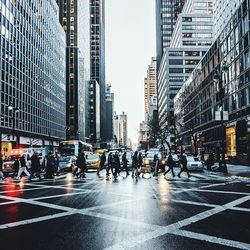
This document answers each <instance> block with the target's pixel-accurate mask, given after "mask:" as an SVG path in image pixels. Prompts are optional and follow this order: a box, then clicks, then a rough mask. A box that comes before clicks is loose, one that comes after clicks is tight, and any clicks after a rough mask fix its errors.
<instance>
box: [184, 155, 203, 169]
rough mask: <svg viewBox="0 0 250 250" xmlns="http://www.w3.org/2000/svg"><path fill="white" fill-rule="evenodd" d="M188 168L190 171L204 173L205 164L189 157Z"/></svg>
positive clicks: (193, 157) (196, 158)
mask: <svg viewBox="0 0 250 250" xmlns="http://www.w3.org/2000/svg"><path fill="white" fill-rule="evenodd" d="M187 168H188V170H190V171H203V170H204V164H203V163H202V162H201V161H200V160H199V158H198V157H195V156H187Z"/></svg>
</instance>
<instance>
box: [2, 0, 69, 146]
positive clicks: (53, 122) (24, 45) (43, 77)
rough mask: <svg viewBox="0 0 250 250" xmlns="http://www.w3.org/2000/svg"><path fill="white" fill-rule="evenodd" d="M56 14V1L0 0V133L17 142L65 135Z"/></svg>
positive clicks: (60, 32)
mask: <svg viewBox="0 0 250 250" xmlns="http://www.w3.org/2000/svg"><path fill="white" fill-rule="evenodd" d="M58 19H59V10H58V5H57V3H56V1H55V0H51V1H40V0H32V1H31V0H0V24H1V25H0V46H1V48H0V58H1V60H0V69H1V82H0V115H1V120H0V130H1V131H0V133H3V134H15V136H16V137H17V139H16V143H18V141H19V142H20V143H21V144H22V141H24V138H30V140H33V141H34V140H40V141H42V140H43V144H44V140H50V141H52V140H53V141H56V140H62V139H64V138H65V67H64V64H65V33H64V31H63V28H62V26H61V25H60V23H59V21H58ZM39 143H40V145H41V142H39ZM13 144H15V142H13ZM30 144H32V143H30Z"/></svg>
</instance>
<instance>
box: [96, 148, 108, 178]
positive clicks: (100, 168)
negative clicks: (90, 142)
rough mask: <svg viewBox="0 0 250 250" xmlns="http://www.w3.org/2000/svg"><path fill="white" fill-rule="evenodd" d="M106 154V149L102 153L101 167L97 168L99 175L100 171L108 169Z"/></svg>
mask: <svg viewBox="0 0 250 250" xmlns="http://www.w3.org/2000/svg"><path fill="white" fill-rule="evenodd" d="M105 163H106V154H105V151H104V152H103V153H102V155H101V159H100V167H99V169H98V170H97V173H96V174H97V175H100V171H102V170H103V169H106V165H105Z"/></svg>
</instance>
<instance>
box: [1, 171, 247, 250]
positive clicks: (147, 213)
mask: <svg viewBox="0 0 250 250" xmlns="http://www.w3.org/2000/svg"><path fill="white" fill-rule="evenodd" d="M0 189H1V190H0V239H1V249H2V250H5V249H8V250H11V249H19V250H24V249H25V250H27V249H46V250H48V249H64V250H67V249H74V250H75V249H233V248H238V249H250V238H249V235H250V227H249V221H250V179H249V178H248V177H238V176H223V175H222V174H219V173H208V172H204V173H192V177H191V178H190V179H188V178H186V176H185V173H184V174H183V177H182V178H181V179H179V178H178V177H175V178H172V177H171V175H168V176H167V177H166V178H164V176H163V175H160V176H159V177H152V178H149V179H143V178H140V179H139V180H138V181H137V182H136V181H134V180H133V179H132V178H131V176H128V177H127V178H126V177H125V173H121V176H119V178H118V180H117V181H113V180H112V178H111V179H106V177H105V172H104V171H103V172H102V173H101V175H100V177H98V176H97V175H96V174H95V173H88V174H87V179H84V180H76V179H75V178H74V177H72V175H71V174H70V173H68V174H62V175H60V176H58V177H56V178H55V180H43V181H41V182H38V181H32V182H28V181H27V180H24V179H23V180H22V181H21V182H19V181H16V180H15V181H13V180H12V179H6V180H4V181H2V182H0Z"/></svg>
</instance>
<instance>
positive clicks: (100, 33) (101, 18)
mask: <svg viewBox="0 0 250 250" xmlns="http://www.w3.org/2000/svg"><path fill="white" fill-rule="evenodd" d="M90 72H91V73H90V78H91V80H95V81H96V82H97V83H98V84H99V86H100V102H99V103H100V122H99V123H100V130H101V131H100V136H99V135H97V134H92V135H91V138H93V141H94V142H97V141H100V140H102V139H103V138H104V137H105V129H106V128H105V124H106V122H105V114H106V111H105V107H106V106H105V84H106V82H105V1H104V0H90ZM96 98H97V97H96ZM93 112H95V110H93ZM93 126H94V124H93ZM94 130H95V129H94Z"/></svg>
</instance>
